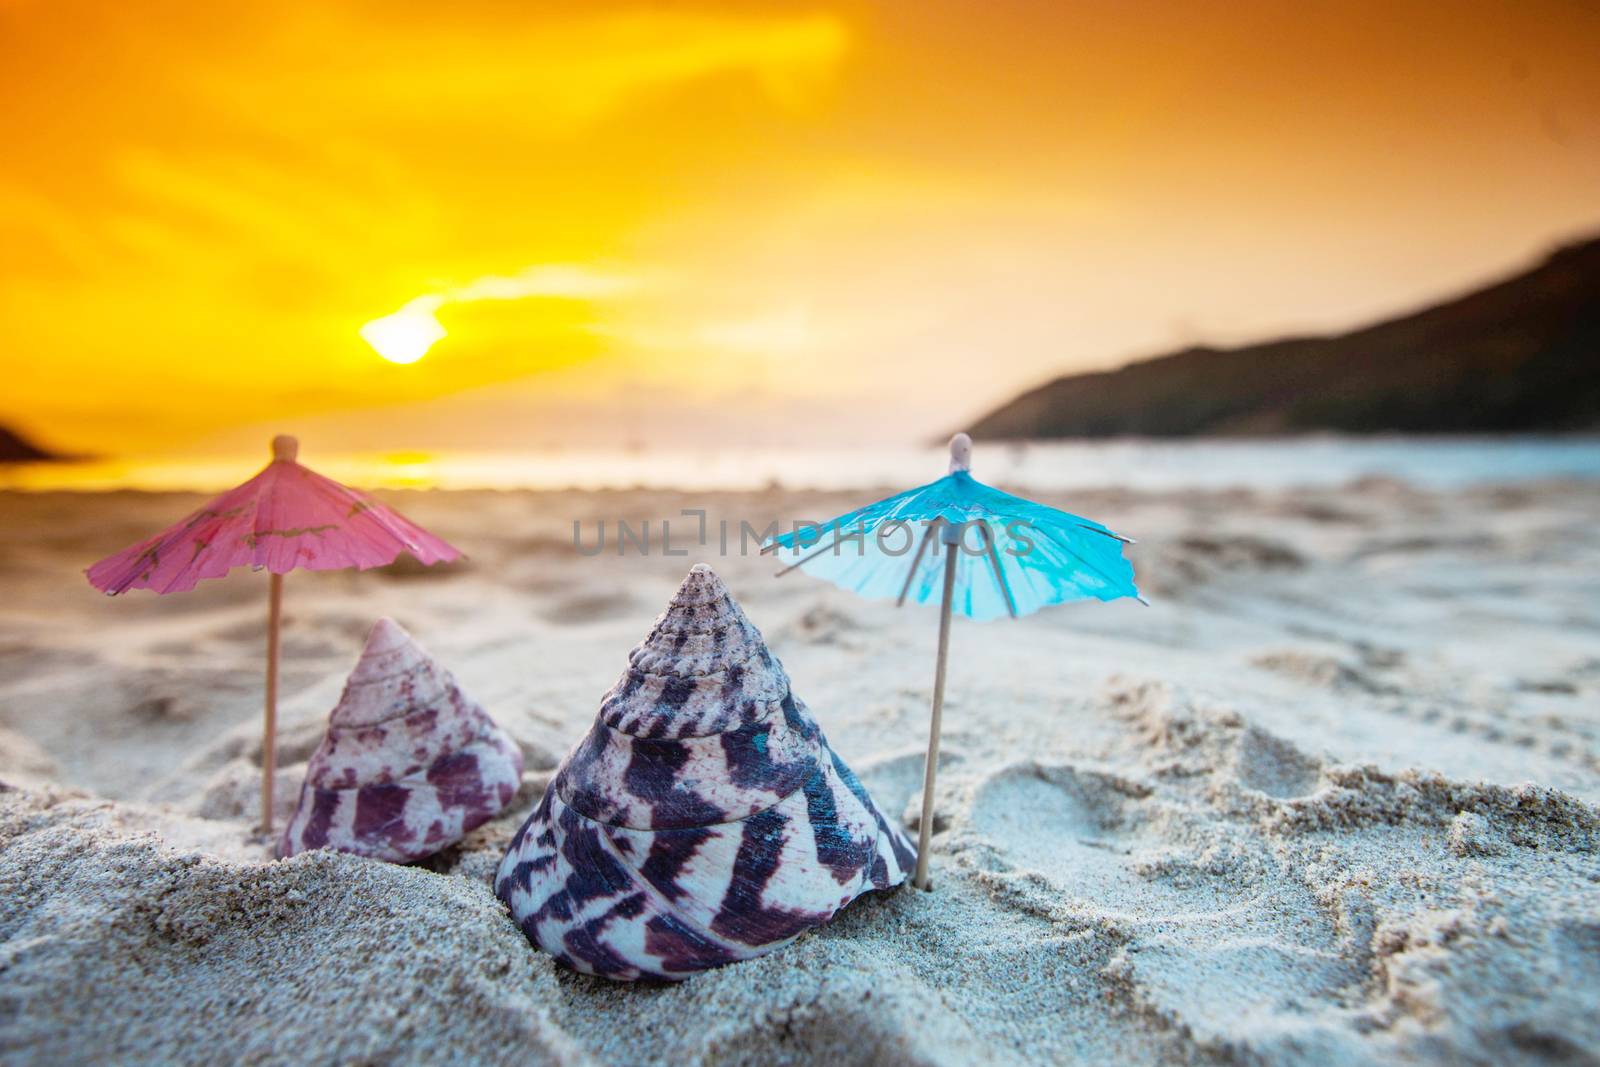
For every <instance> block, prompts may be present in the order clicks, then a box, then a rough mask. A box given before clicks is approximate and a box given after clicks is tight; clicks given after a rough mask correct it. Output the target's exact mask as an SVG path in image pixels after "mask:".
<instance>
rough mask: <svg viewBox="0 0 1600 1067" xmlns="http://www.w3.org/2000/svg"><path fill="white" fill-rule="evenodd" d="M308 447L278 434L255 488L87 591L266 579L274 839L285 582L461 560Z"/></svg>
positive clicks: (266, 810) (267, 804) (118, 564)
mask: <svg viewBox="0 0 1600 1067" xmlns="http://www.w3.org/2000/svg"><path fill="white" fill-rule="evenodd" d="M299 452H300V445H299V442H297V441H296V440H295V439H294V438H293V437H289V436H287V435H283V434H280V435H279V436H277V437H274V438H273V439H272V462H271V463H269V464H267V466H266V469H265V470H263V471H262V472H261V473H260V474H257V475H256V476H255V477H254V478H251V479H250V480H249V481H248V482H245V483H244V484H243V485H241V486H238V487H237V488H234V489H230V490H228V491H227V492H226V493H223V494H222V495H221V496H219V497H217V498H216V499H215V500H213V501H211V502H210V503H209V504H207V505H206V506H205V507H203V508H201V509H200V510H199V511H196V512H195V513H194V514H192V515H190V516H189V517H188V518H186V519H184V520H183V521H182V522H180V523H178V524H177V525H176V526H172V527H169V528H168V529H166V530H164V531H162V532H161V533H158V534H156V535H155V536H154V537H152V538H150V539H149V540H148V541H140V542H139V543H138V544H136V545H131V546H129V547H128V548H125V549H123V550H122V551H121V552H118V553H117V554H116V555H113V556H107V557H106V558H105V559H103V560H101V561H100V562H99V563H96V564H95V565H94V566H92V567H90V568H89V570H88V571H87V572H86V573H87V574H88V576H89V583H90V584H91V585H93V586H94V587H95V588H96V589H98V590H100V591H101V592H103V593H106V594H108V595H110V596H115V595H117V594H118V593H125V592H127V591H128V590H129V589H153V590H155V591H156V592H157V593H182V592H187V591H188V590H190V589H193V588H194V587H195V585H196V584H197V583H199V581H200V579H202V578H221V577H222V576H223V575H225V574H227V573H228V572H229V571H231V570H233V568H235V567H243V566H247V565H248V566H249V567H251V568H252V569H255V570H261V569H265V570H267V571H268V572H269V574H270V575H271V578H270V580H269V582H268V585H267V677H266V703H265V707H264V709H263V710H264V727H263V731H262V744H261V829H262V831H263V832H266V833H271V831H272V791H273V784H272V776H273V773H274V770H275V768H276V766H277V728H278V727H277V723H278V644H279V642H278V631H279V626H280V623H281V618H282V603H283V576H284V575H285V574H287V573H289V572H290V571H292V570H294V569H295V568H297V567H299V568H304V569H306V570H312V571H330V570H342V569H343V568H345V567H357V568H359V569H361V570H366V569H367V568H368V567H381V566H383V565H385V564H387V563H393V562H394V561H395V560H396V559H398V558H399V557H400V554H401V553H402V552H408V553H410V554H411V555H412V556H414V557H416V559H417V560H418V561H419V562H422V563H429V564H431V563H448V562H450V561H451V560H456V559H460V558H461V553H460V552H458V551H456V549H455V548H453V547H451V546H450V545H449V544H447V543H446V542H444V541H441V540H440V539H439V538H437V537H435V536H433V535H432V534H430V533H428V532H427V531H426V530H424V529H423V528H422V527H420V526H418V525H417V524H415V523H413V522H412V521H411V520H409V519H407V518H405V517H403V516H402V515H400V514H399V513H398V512H395V511H392V510H390V509H389V508H386V507H384V506H383V505H382V504H380V503H378V502H377V501H375V500H373V499H371V498H370V497H368V496H366V495H364V494H362V493H358V492H356V491H355V490H354V489H351V488H349V487H348V486H343V485H340V484H339V483H338V482H336V481H334V480H333V479H331V478H324V477H323V476H322V475H320V474H318V473H316V472H315V471H312V470H308V469H307V468H305V467H302V466H301V465H300V464H299V463H298V462H297V460H296V457H297V456H298V455H299Z"/></svg>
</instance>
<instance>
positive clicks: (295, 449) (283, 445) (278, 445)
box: [272, 433, 300, 463]
mask: <svg viewBox="0 0 1600 1067" xmlns="http://www.w3.org/2000/svg"><path fill="white" fill-rule="evenodd" d="M299 454H300V442H299V440H298V439H296V438H294V437H292V436H290V435H289V434H286V433H280V434H279V435H278V436H276V437H274V438H273V439H272V458H273V459H275V460H278V459H282V460H287V461H288V462H290V463H293V462H294V460H295V457H296V456H298V455H299Z"/></svg>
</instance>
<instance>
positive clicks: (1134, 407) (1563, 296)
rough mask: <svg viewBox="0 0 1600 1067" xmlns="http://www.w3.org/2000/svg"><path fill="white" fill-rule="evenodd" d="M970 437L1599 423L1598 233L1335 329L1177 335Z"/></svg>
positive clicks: (1491, 429) (1476, 429)
mask: <svg viewBox="0 0 1600 1067" xmlns="http://www.w3.org/2000/svg"><path fill="white" fill-rule="evenodd" d="M970 429H971V431H972V433H973V435H974V436H976V437H986V438H991V439H994V438H1030V437H1031V438H1049V437H1107V436H1113V435H1124V434H1127V435H1142V436H1151V437H1180V436H1187V435H1191V434H1223V435H1227V434H1235V435H1244V434H1285V433H1299V432H1305V431H1314V430H1332V431H1340V432H1344V433H1384V432H1394V433H1508V432H1529V431H1548V432H1556V431H1581V430H1596V429H1600V238H1594V239H1590V240H1586V241H1583V242H1580V243H1577V244H1572V245H1568V246H1566V247H1564V248H1561V249H1559V250H1557V251H1556V252H1554V253H1552V254H1551V255H1550V256H1549V257H1548V258H1547V259H1545V260H1544V261H1543V262H1542V263H1540V264H1539V265H1538V266H1536V267H1534V268H1533V269H1532V270H1529V271H1526V272H1525V273H1522V274H1519V275H1516V276H1515V277H1511V278H1507V279H1505V280H1503V281H1500V282H1497V283H1495V284H1493V285H1489V286H1487V287H1485V288H1482V289H1479V290H1476V291H1474V292H1471V293H1468V294H1466V295H1465V296H1460V297H1457V298H1455V299H1453V300H1449V301H1446V302H1445V303H1441V304H1438V305H1435V306H1433V307H1429V308H1425V309H1424V310H1421V311H1417V312H1413V313H1411V314H1409V315H1404V316H1401V317H1399V318H1394V319H1389V320H1387V321H1384V322H1379V323H1376V324H1374V325H1371V326H1366V327H1363V328H1361V329H1358V330H1355V331H1353V332H1350V333H1344V334H1339V335H1337V336H1320V337H1289V338H1284V339H1281V340H1276V341H1268V342H1266V343H1263V344H1253V345H1245V346H1243V347H1239V348H1207V347H1197V348H1188V349H1185V350H1183V351H1181V352H1176V353H1173V354H1171V355H1166V356H1160V357H1157V358H1154V359H1148V360H1143V361H1140V362H1137V363H1132V364H1129V365H1128V366H1126V367H1122V368H1121V369H1119V370H1114V371H1106V372H1102V373H1095V374H1075V375H1070V376H1067V377H1062V378H1057V379H1056V380H1055V381H1052V382H1050V383H1048V384H1046V385H1042V386H1040V387H1038V388H1036V389H1032V390H1030V391H1028V392H1026V393H1023V394H1022V395H1021V396H1019V397H1017V398H1016V399H1014V400H1012V401H1011V402H1009V403H1007V404H1004V405H1002V406H1001V407H999V408H997V409H995V410H994V411H992V412H990V413H989V414H987V415H985V416H983V417H982V418H981V419H979V420H978V421H977V422H976V423H975V424H974V425H973V426H971V427H970Z"/></svg>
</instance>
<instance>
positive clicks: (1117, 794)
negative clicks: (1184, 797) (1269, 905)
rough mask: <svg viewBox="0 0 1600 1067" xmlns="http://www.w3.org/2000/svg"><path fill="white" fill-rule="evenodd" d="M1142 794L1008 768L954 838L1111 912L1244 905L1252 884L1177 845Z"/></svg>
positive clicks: (1081, 774) (1099, 776)
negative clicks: (964, 831) (963, 831)
mask: <svg viewBox="0 0 1600 1067" xmlns="http://www.w3.org/2000/svg"><path fill="white" fill-rule="evenodd" d="M1146 794H1147V791H1146V790H1145V789H1144V788H1143V787H1141V786H1140V785H1139V784H1138V783H1136V782H1131V781H1127V780H1124V779H1121V778H1118V777H1116V776H1113V775H1109V774H1103V773H1100V772H1097V771H1089V770H1082V769H1079V768H1075V767H1071V766H1041V765H1036V764H1024V765H1021V766H1014V767H1011V768H1008V769H1006V770H1004V771H1001V772H1000V773H999V774H997V775H995V776H994V777H992V778H990V779H989V780H988V781H987V782H985V783H984V784H983V785H982V786H980V787H979V789H978V792H977V795H976V797H975V798H974V800H973V804H972V808H971V810H970V812H969V814H968V815H967V817H966V820H965V822H966V823H967V825H966V826H965V827H963V828H961V829H965V830H966V831H967V833H966V834H958V836H960V837H964V838H965V841H966V842H967V843H970V844H972V845H976V846H978V847H977V848H976V852H977V855H978V856H979V857H980V858H979V865H980V866H983V867H987V868H989V869H992V870H1002V871H1003V870H1025V871H1031V872H1033V873H1035V874H1037V875H1039V876H1041V877H1042V878H1043V879H1044V880H1045V881H1046V882H1047V883H1048V884H1049V885H1050V886H1051V887H1053V888H1054V889H1056V890H1057V891H1058V892H1059V893H1060V895H1061V896H1062V897H1063V898H1065V899H1067V900H1073V901H1078V902H1081V903H1083V904H1085V905H1087V906H1089V907H1091V908H1093V909H1095V910H1097V911H1100V912H1102V913H1105V914H1108V915H1117V916H1126V917H1130V918H1134V919H1138V920H1149V919H1152V918H1163V919H1165V918H1173V917H1177V916H1181V915H1186V914H1191V913H1194V914H1214V913H1216V912H1217V911H1218V910H1220V909H1225V908H1229V907H1233V906H1235V905H1237V904H1239V903H1241V902H1243V901H1244V900H1246V899H1248V898H1249V895H1250V887H1249V882H1250V879H1248V878H1245V877H1242V876H1241V873H1242V872H1236V871H1231V870H1230V869H1229V864H1228V861H1227V860H1225V859H1222V860H1219V859H1218V858H1217V857H1215V856H1208V857H1202V856H1201V855H1200V854H1199V850H1198V849H1197V848H1196V847H1195V846H1194V845H1193V844H1192V843H1190V842H1185V841H1178V840H1176V839H1175V837H1174V835H1175V834H1176V833H1177V832H1178V830H1177V829H1176V827H1175V826H1173V825H1170V824H1169V819H1171V818H1174V817H1175V816H1171V815H1167V816H1163V815H1162V814H1160V812H1159V811H1158V809H1156V808H1155V806H1154V802H1153V801H1151V800H1149V799H1148V796H1147V795H1146ZM1201 847H1202V848H1203V847H1204V846H1203V843H1202V845H1201ZM986 860H990V861H992V862H986Z"/></svg>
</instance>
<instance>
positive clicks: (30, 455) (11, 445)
mask: <svg viewBox="0 0 1600 1067" xmlns="http://www.w3.org/2000/svg"><path fill="white" fill-rule="evenodd" d="M61 458H62V457H61V456H58V455H56V454H55V453H53V452H46V451H45V450H44V449H42V448H40V447H39V446H38V445H36V444H34V443H33V442H32V441H29V440H28V439H27V438H25V437H22V436H21V435H20V434H18V433H16V432H15V431H13V430H8V429H6V428H5V427H4V426H0V463H25V462H28V461H30V460H48V459H61Z"/></svg>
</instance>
